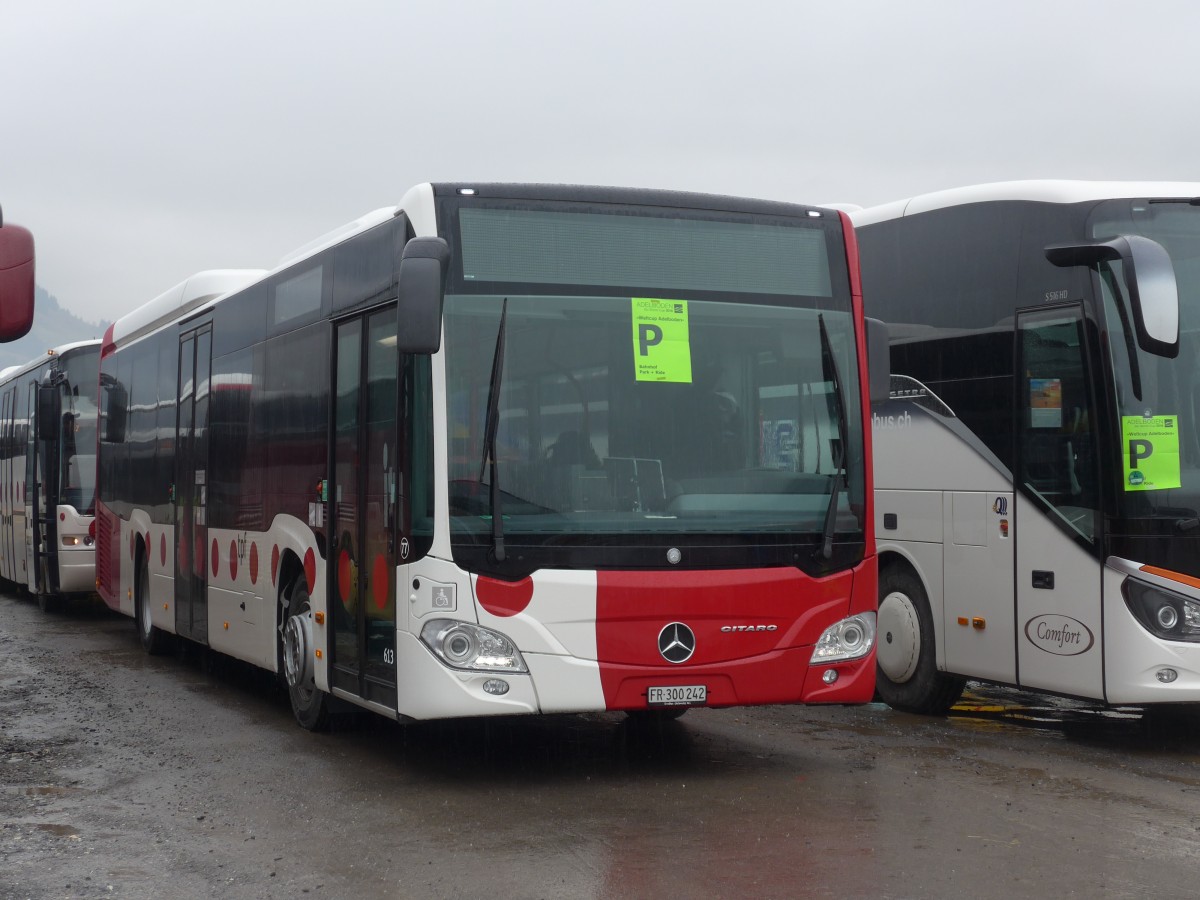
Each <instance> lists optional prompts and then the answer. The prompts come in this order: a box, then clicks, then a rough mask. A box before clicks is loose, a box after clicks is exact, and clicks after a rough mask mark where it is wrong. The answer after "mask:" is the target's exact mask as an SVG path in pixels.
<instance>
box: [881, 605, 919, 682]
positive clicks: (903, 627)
mask: <svg viewBox="0 0 1200 900" xmlns="http://www.w3.org/2000/svg"><path fill="white" fill-rule="evenodd" d="M879 636H880V639H879V641H878V642H877V644H876V650H875V658H876V660H877V661H878V663H879V668H880V671H882V672H883V674H884V675H886V676H887V677H888V678H889V679H891V680H892V681H893V682H895V683H896V684H903V683H904V682H906V681H908V679H910V678H912V677H913V673H915V672H916V671H917V662H918V660H919V659H920V658H921V620H920V619H919V618H917V608H916V606H914V605H913V602H912V599H911V598H910V597H909V596H908V595H907V594H904V593H902V592H900V591H893V592H892V593H890V594H888V595H887V596H886V597H884V598H883V599H882V600H881V601H880V602H879Z"/></svg>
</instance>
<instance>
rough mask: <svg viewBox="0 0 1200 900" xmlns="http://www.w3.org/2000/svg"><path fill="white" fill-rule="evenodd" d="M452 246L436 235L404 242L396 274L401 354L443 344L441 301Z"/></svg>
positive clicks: (436, 349)
mask: <svg viewBox="0 0 1200 900" xmlns="http://www.w3.org/2000/svg"><path fill="white" fill-rule="evenodd" d="M449 270H450V247H449V245H447V243H446V241H445V240H444V239H442V238H437V237H415V238H412V239H411V240H410V241H409V242H408V243H407V244H405V245H404V251H403V252H402V253H401V254H400V271H399V273H398V276H397V287H396V290H397V302H396V307H397V308H396V348H397V349H398V350H399V351H400V352H401V353H436V352H437V351H438V349H439V348H440V347H441V346H442V301H443V300H444V299H445V297H446V273H447V272H449Z"/></svg>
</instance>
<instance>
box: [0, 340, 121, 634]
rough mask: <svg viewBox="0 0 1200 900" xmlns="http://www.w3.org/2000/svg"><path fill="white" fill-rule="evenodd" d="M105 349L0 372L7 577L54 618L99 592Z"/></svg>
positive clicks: (63, 351) (78, 347)
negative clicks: (99, 407)
mask: <svg viewBox="0 0 1200 900" xmlns="http://www.w3.org/2000/svg"><path fill="white" fill-rule="evenodd" d="M99 368H100V342H99V341H81V342H79V343H74V344H64V345H63V346H61V347H56V348H54V349H52V350H47V351H46V352H45V353H43V354H42V355H41V356H39V357H37V358H36V359H33V360H30V361H29V362H28V363H26V364H25V365H22V366H14V367H12V368H10V369H6V370H4V371H3V372H0V579H3V580H4V581H5V582H7V583H8V584H10V585H15V586H17V587H21V588H25V589H26V590H28V591H29V593H30V594H33V595H35V596H36V597H37V598H38V603H39V605H40V606H41V607H42V609H43V610H45V611H51V610H53V609H56V608H58V607H59V606H60V605H61V603H62V601H63V600H64V599H65V597H66V596H68V595H71V594H90V593H91V592H92V591H93V590H95V547H94V543H95V533H96V532H95V525H94V520H93V516H94V514H95V495H96V392H97V387H96V384H97V374H98V372H99Z"/></svg>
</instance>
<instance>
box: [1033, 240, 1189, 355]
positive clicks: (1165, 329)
mask: <svg viewBox="0 0 1200 900" xmlns="http://www.w3.org/2000/svg"><path fill="white" fill-rule="evenodd" d="M1046 259H1048V260H1049V261H1050V262H1051V263H1053V264H1054V265H1056V266H1063V267H1069V266H1094V265H1096V264H1098V263H1100V262H1104V261H1112V260H1120V261H1121V268H1122V271H1123V272H1124V274H1125V290H1126V292H1127V293H1128V294H1129V305H1130V306H1131V307H1132V312H1133V327H1134V331H1136V332H1137V341H1138V346H1139V347H1141V348H1142V349H1143V350H1145V351H1146V352H1147V353H1153V354H1154V355H1155V356H1164V357H1167V358H1168V359H1174V358H1175V357H1176V356H1178V355H1179V288H1178V286H1177V285H1176V282H1175V267H1174V266H1173V265H1172V264H1171V257H1170V255H1169V254H1168V253H1167V251H1166V248H1164V247H1163V245H1162V244H1160V243H1158V242H1157V241H1152V240H1150V238H1147V237H1142V236H1141V235H1136V234H1127V235H1121V236H1119V237H1115V238H1113V239H1112V240H1110V241H1103V242H1100V243H1096V244H1051V245H1050V246H1049V247H1047V248H1046Z"/></svg>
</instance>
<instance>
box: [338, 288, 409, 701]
mask: <svg viewBox="0 0 1200 900" xmlns="http://www.w3.org/2000/svg"><path fill="white" fill-rule="evenodd" d="M336 343H337V359H336V362H335V366H334V391H333V396H334V435H333V442H334V446H333V472H332V476H333V477H332V479H331V484H330V494H329V503H330V505H329V509H330V514H329V541H330V547H331V561H332V565H330V566H329V567H328V570H329V573H330V574H329V578H330V585H329V597H330V602H329V608H330V616H331V618H332V619H333V626H334V627H333V631H334V642H333V648H332V651H333V653H332V655H333V659H332V669H331V674H330V681H331V683H332V684H333V686H334V687H337V688H340V689H342V690H345V691H348V692H349V693H352V694H354V695H355V696H358V697H362V698H364V699H366V700H370V701H372V702H374V703H378V704H380V705H382V706H386V707H387V708H389V709H395V708H396V585H395V581H396V554H395V531H394V524H393V523H394V519H395V508H396V499H397V498H396V490H397V471H396V443H397V441H396V413H397V399H396V375H397V361H398V355H397V351H396V310H395V307H388V308H386V309H385V310H382V311H376V312H373V313H370V314H367V315H364V316H361V317H356V318H354V319H350V320H346V321H343V322H341V323H340V324H338V326H337V337H336Z"/></svg>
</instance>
